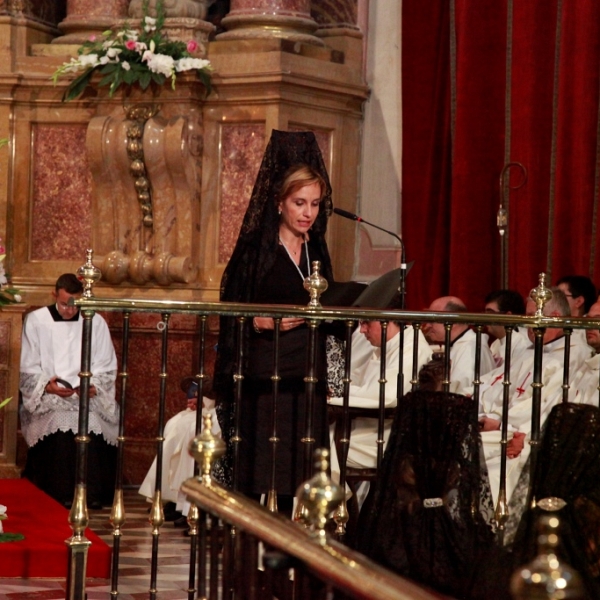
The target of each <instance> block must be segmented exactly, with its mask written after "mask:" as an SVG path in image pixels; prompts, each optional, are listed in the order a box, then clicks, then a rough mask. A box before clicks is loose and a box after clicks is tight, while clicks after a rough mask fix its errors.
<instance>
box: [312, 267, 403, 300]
mask: <svg viewBox="0 0 600 600" xmlns="http://www.w3.org/2000/svg"><path fill="white" fill-rule="evenodd" d="M413 264H414V261H412V262H410V263H408V265H407V266H406V273H408V272H409V271H410V269H411V268H412V266H413ZM400 271H401V269H393V270H391V271H388V272H387V273H384V274H383V275H381V277H378V278H377V279H375V280H374V281H372V282H371V283H369V284H366V283H359V282H357V281H334V282H332V283H330V284H329V287H328V288H327V289H326V290H325V292H323V294H322V295H321V304H322V305H323V306H360V307H362V308H380V309H385V308H388V307H389V306H390V304H391V302H392V300H393V299H394V296H396V295H397V294H399V291H398V288H399V286H400Z"/></svg>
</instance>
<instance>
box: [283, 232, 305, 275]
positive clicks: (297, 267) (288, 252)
mask: <svg viewBox="0 0 600 600" xmlns="http://www.w3.org/2000/svg"><path fill="white" fill-rule="evenodd" d="M279 243H280V244H281V245H282V246H283V247H284V248H285V251H286V252H287V255H288V256H289V257H290V260H291V261H292V262H293V263H294V266H295V267H296V270H297V271H298V273H300V278H301V279H302V281H304V280H305V279H306V277H304V273H302V271H301V270H300V267H299V266H298V264H297V263H296V261H295V260H294V259H293V258H292V254H291V252H290V251H289V250H288V247H287V246H286V245H285V244H284V243H283V240H282V239H281V236H279ZM304 251H305V252H306V267H307V269H308V275H307V277H309V276H310V259H309V258H308V244H307V243H306V240H305V241H304Z"/></svg>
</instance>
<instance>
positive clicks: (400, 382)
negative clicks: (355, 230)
mask: <svg viewBox="0 0 600 600" xmlns="http://www.w3.org/2000/svg"><path fill="white" fill-rule="evenodd" d="M333 212H334V213H335V214H336V215H340V217H345V218H346V219H350V220H352V221H358V222H359V223H364V224H365V225H370V226H371V227H375V229H379V230H380V231H383V232H384V233H387V234H389V235H392V236H394V237H395V238H396V239H397V240H398V241H399V242H400V248H401V249H402V250H401V256H400V285H399V287H398V292H399V293H400V310H404V309H405V307H406V267H407V265H406V249H405V247H404V242H403V241H402V239H401V238H400V236H399V235H397V234H396V233H394V232H393V231H388V230H387V229H384V228H383V227H379V225H375V223H371V222H369V221H365V220H364V219H363V218H362V217H359V216H358V215H355V214H354V213H351V212H349V211H347V210H343V209H342V208H334V209H333ZM398 335H399V336H400V338H399V347H400V352H399V354H398V377H397V378H396V405H399V404H400V398H402V396H403V395H404V360H403V357H404V325H402V326H401V327H400V332H399V334H398Z"/></svg>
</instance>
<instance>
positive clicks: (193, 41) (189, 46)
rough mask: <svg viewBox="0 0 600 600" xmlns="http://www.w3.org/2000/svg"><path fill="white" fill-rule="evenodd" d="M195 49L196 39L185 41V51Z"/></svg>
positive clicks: (196, 47) (196, 48)
mask: <svg viewBox="0 0 600 600" xmlns="http://www.w3.org/2000/svg"><path fill="white" fill-rule="evenodd" d="M196 50H198V42H197V41H196V40H190V41H189V42H188V43H187V51H188V52H190V53H192V52H196Z"/></svg>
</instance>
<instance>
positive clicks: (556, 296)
mask: <svg viewBox="0 0 600 600" xmlns="http://www.w3.org/2000/svg"><path fill="white" fill-rule="evenodd" d="M552 291H553V296H552V299H551V300H550V301H549V302H548V303H547V304H546V306H545V307H544V315H545V316H554V317H566V316H569V315H570V310H569V306H568V303H567V301H566V298H565V296H564V294H563V293H562V292H561V291H560V290H558V288H553V290H552ZM535 310H536V306H535V303H534V302H533V301H532V300H529V301H528V303H527V310H526V314H527V315H528V316H532V315H534V314H535ZM528 334H529V337H530V340H532V341H533V337H534V336H533V330H531V329H528ZM566 339H567V338H565V336H564V332H563V330H562V329H554V328H547V329H546V331H545V333H544V337H543V344H544V345H543V359H542V384H543V387H542V398H541V415H540V426H542V425H543V423H544V421H545V419H546V418H547V416H548V415H549V414H550V411H551V410H552V408H553V407H554V406H555V405H556V404H557V403H559V402H561V401H562V385H563V373H564V368H563V365H564V349H565V340H566ZM570 350H571V353H570V364H569V368H570V373H576V372H577V371H578V370H579V369H580V368H581V366H582V365H583V364H584V361H585V360H586V359H587V358H589V357H590V356H591V353H592V348H591V347H589V346H586V347H585V348H584V347H582V346H581V345H580V344H577V343H576V342H575V341H573V340H572V339H571V348H570ZM533 376H534V351H533V344H532V345H531V347H530V348H528V349H527V350H525V351H524V352H522V353H521V354H520V355H519V359H518V360H517V361H515V362H514V363H513V364H511V372H510V382H511V385H510V388H509V407H508V417H507V419H508V431H509V436H508V437H509V448H508V452H507V454H508V455H509V460H507V477H506V490H507V499H510V496H511V494H512V492H513V490H514V487H515V485H516V483H517V480H518V478H519V475H520V473H521V470H522V468H523V465H524V464H525V462H526V460H527V458H528V456H529V449H530V446H529V441H530V434H531V413H532V398H533V388H532V387H531V384H532V383H533ZM503 379H504V372H503V370H502V368H500V369H497V370H495V371H493V372H492V373H489V374H488V375H487V376H486V377H485V378H482V380H483V383H482V385H481V388H480V399H479V412H480V423H481V425H482V429H483V431H482V435H481V437H482V441H483V448H484V455H485V459H486V464H487V467H488V472H489V478H490V486H491V489H492V496H493V498H494V501H496V500H497V499H498V489H499V485H500V438H501V435H500V426H501V419H502V404H503V387H504V386H503V385H502V381H503ZM521 446H522V450H521ZM515 448H516V449H517V450H515Z"/></svg>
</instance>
